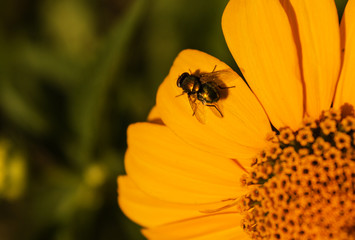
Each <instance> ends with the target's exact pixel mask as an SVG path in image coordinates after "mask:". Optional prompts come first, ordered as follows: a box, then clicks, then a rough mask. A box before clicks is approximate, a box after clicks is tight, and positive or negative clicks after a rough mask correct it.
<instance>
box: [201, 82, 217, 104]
mask: <svg viewBox="0 0 355 240" xmlns="http://www.w3.org/2000/svg"><path fill="white" fill-rule="evenodd" d="M197 98H198V100H200V101H201V102H203V103H214V102H217V101H218V100H219V93H218V90H217V89H216V87H215V86H214V85H212V84H209V83H205V84H202V86H201V88H200V91H199V92H198V96H197Z"/></svg>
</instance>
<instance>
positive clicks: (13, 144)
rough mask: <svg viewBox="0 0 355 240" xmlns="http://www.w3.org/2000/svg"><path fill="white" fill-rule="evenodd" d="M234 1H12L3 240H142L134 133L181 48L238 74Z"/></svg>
mask: <svg viewBox="0 0 355 240" xmlns="http://www.w3.org/2000/svg"><path fill="white" fill-rule="evenodd" d="M227 2H228V1H227V0H218V1H211V0H194V1H190V0H100V1H99V0H96V1H95V0H32V1H30V0H2V2H1V3H0V156H3V157H2V160H1V161H0V182H2V183H1V184H0V238H1V239H2V240H10V239H11V240H12V239H16V240H17V239H21V240H22V239H26V240H27V239H29V240H32V239H33V240H34V239H36V240H41V239H43V240H47V239H55V240H71V239H73V240H74V239H75V240H76V239H86V240H91V239H105V240H110V239H127V240H129V239H143V238H142V236H141V235H140V233H139V227H138V226H137V225H135V224H134V223H132V222H130V221H129V220H128V219H127V218H126V217H125V216H124V215H123V214H122V213H121V211H120V210H119V208H118V206H117V183H116V178H117V176H118V175H120V174H124V165H123V159H124V152H125V149H126V129H127V126H128V125H129V124H130V123H133V122H138V121H145V119H146V116H147V114H148V113H149V110H150V109H151V108H152V107H153V106H154V104H155V94H156V90H157V88H158V86H159V84H160V83H161V82H162V81H163V79H164V77H165V76H166V75H167V73H168V71H169V68H170V66H171V64H172V62H173V60H174V58H175V57H176V55H177V54H178V53H179V52H180V51H181V50H183V49H186V48H193V49H199V50H201V51H204V52H207V53H209V54H211V55H213V56H215V57H217V58H219V59H221V60H222V61H224V62H226V63H227V64H228V65H230V66H231V67H232V68H234V69H236V64H235V63H234V61H233V59H232V57H231V55H230V53H229V51H228V48H227V46H226V44H225V41H224V38H223V33H222V30H221V17H222V14H223V10H224V8H225V6H226V4H227ZM345 2H346V1H344V0H341V1H337V6H338V8H339V11H340V13H341V12H342V9H343V8H344V5H345ZM1 149H2V150H1ZM1 152H3V153H1ZM1 154H3V155H1Z"/></svg>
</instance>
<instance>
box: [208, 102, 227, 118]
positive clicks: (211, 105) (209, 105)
mask: <svg viewBox="0 0 355 240" xmlns="http://www.w3.org/2000/svg"><path fill="white" fill-rule="evenodd" d="M206 106H208V107H214V108H215V109H216V110H217V111H218V112H219V114H221V117H223V114H222V112H221V110H219V109H218V107H217V106H216V105H213V104H207V105H206Z"/></svg>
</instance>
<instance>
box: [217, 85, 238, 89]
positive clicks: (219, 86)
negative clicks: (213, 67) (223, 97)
mask: <svg viewBox="0 0 355 240" xmlns="http://www.w3.org/2000/svg"><path fill="white" fill-rule="evenodd" d="M218 88H220V89H228V88H235V86H230V87H222V86H221V85H218Z"/></svg>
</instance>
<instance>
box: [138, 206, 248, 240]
mask: <svg viewBox="0 0 355 240" xmlns="http://www.w3.org/2000/svg"><path fill="white" fill-rule="evenodd" d="M240 222H241V215H240V214H238V213H234V212H231V213H223V214H215V215H209V216H205V217H199V218H192V219H189V220H186V221H180V222H176V223H172V224H168V225H163V226H159V227H156V228H151V229H144V230H143V231H142V232H143V234H144V235H145V236H146V237H147V238H148V239H150V240H166V239H169V240H181V239H184V240H216V239H234V240H250V237H249V236H248V235H247V234H246V233H245V232H244V230H243V229H242V228H241V227H240Z"/></svg>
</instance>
